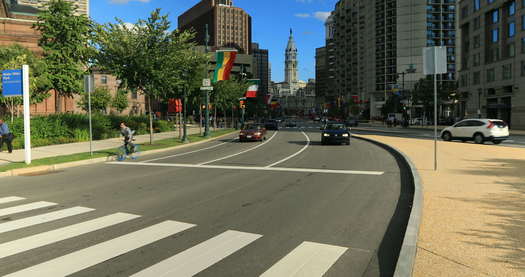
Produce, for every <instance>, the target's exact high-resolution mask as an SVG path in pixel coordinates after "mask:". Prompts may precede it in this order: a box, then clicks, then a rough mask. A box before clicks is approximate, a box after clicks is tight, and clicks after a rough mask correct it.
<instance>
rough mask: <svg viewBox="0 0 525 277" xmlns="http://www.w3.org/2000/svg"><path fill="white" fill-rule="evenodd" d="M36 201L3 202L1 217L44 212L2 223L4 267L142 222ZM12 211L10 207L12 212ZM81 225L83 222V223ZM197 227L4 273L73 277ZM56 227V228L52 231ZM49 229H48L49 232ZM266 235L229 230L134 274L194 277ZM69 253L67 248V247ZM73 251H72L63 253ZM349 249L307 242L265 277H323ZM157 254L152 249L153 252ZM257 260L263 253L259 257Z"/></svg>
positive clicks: (164, 228) (142, 235)
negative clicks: (37, 251) (45, 250)
mask: <svg viewBox="0 0 525 277" xmlns="http://www.w3.org/2000/svg"><path fill="white" fill-rule="evenodd" d="M23 201H30V200H27V199H26V198H23V197H18V196H8V197H3V198H0V215H1V216H13V215H17V214H18V216H17V217H19V216H20V215H22V216H23V214H22V213H29V212H32V213H38V214H37V215H31V216H26V217H22V218H20V219H15V220H5V218H4V219H2V220H3V221H5V222H3V221H0V222H2V223H0V242H2V243H0V264H1V262H2V260H3V259H6V258H8V257H11V256H14V255H17V254H25V255H30V254H31V251H32V250H35V249H37V248H38V249H40V248H42V247H51V245H53V244H55V243H59V242H63V241H65V240H70V239H80V238H82V236H84V235H87V234H89V233H92V232H95V231H99V230H103V229H105V228H109V227H112V226H116V225H119V224H122V223H125V222H130V221H132V220H136V219H139V218H141V216H140V215H135V214H129V213H121V212H117V213H113V214H108V215H101V216H99V217H95V216H94V214H93V212H94V211H95V209H93V208H88V207H71V208H63V209H60V210H57V211H52V212H42V211H43V210H44V211H45V209H44V208H50V207H55V206H57V205H58V204H57V203H52V202H46V201H37V202H30V203H21V202H23ZM6 206H8V207H6ZM79 215H84V216H83V217H82V218H89V216H90V215H91V217H92V218H91V219H87V220H84V219H82V220H83V221H81V222H78V223H74V224H72V225H67V226H63V224H62V225H61V226H63V227H60V228H57V229H52V230H47V229H46V231H43V232H41V233H37V234H33V235H29V236H26V237H20V238H16V239H13V240H10V241H6V238H3V237H2V236H3V235H4V234H10V235H11V236H10V237H9V238H11V237H13V234H14V232H13V233H9V232H12V231H16V230H22V229H30V228H35V227H36V226H42V225H44V224H45V223H48V225H45V226H44V227H46V226H49V223H52V224H54V223H57V222H60V220H64V219H69V220H70V221H68V222H73V221H74V220H72V219H75V217H76V216H79ZM77 221H78V220H77ZM196 227H197V225H195V224H191V223H185V222H179V221H174V220H166V221H162V222H160V223H157V224H154V225H151V226H147V227H144V228H142V229H139V230H136V231H133V232H129V233H127V234H124V235H122V236H119V237H116V238H112V239H109V240H105V241H102V242H98V243H96V244H94V245H91V246H88V247H86V248H83V249H79V250H76V251H73V252H70V253H69V254H65V255H62V256H58V257H53V258H51V259H50V260H48V261H44V262H42V263H37V264H34V265H30V266H28V267H26V268H23V269H21V270H18V271H16V272H3V271H1V270H0V274H6V273H7V275H4V276H6V277H32V276H39V277H40V276H69V275H71V274H74V273H77V272H80V271H82V270H86V269H88V268H90V267H93V266H97V265H99V264H102V263H104V262H107V261H109V260H111V259H113V258H116V257H119V256H122V255H126V254H128V253H129V252H131V251H134V250H137V249H140V248H142V247H145V246H148V245H151V244H154V243H157V242H159V241H160V240H162V239H165V238H168V237H172V236H174V235H176V234H179V233H181V232H191V231H192V230H194V229H195V228H196ZM47 228H51V227H47ZM44 229H45V228H44ZM262 237H263V235H261V234H254V233H248V232H241V231H236V230H227V231H225V232H223V233H221V234H218V235H216V236H213V237H211V238H209V239H206V240H204V241H202V242H200V243H197V244H196V245H194V246H192V247H190V248H188V249H186V250H182V251H179V252H176V253H172V254H171V255H172V256H171V257H169V258H166V259H164V260H162V261H159V262H157V263H154V264H151V265H147V267H146V268H144V269H142V270H140V271H138V272H136V273H134V274H133V275H131V276H133V277H150V276H156V277H157V276H159V277H160V276H166V277H167V276H177V277H179V276H181V277H186V276H194V275H197V274H199V273H200V272H202V271H204V270H206V269H208V268H210V267H211V266H213V265H215V264H217V263H219V262H221V261H222V260H224V259H226V258H227V257H229V256H231V255H232V254H234V253H236V252H237V251H239V250H241V249H243V248H245V247H247V246H248V245H250V244H252V243H253V242H255V241H257V240H259V239H261V238H262ZM63 248H64V247H63ZM61 250H63V251H67V249H61ZM347 250H348V248H346V247H340V246H334V245H327V244H320V243H314V242H307V241H305V242H303V243H301V244H300V245H298V246H297V247H296V248H295V249H293V250H292V251H291V252H290V253H287V254H285V255H283V256H282V257H280V260H279V261H278V262H276V263H275V264H274V265H272V266H270V267H269V268H268V269H267V270H266V271H265V272H264V273H263V274H262V275H261V276H264V277H278V276H287V277H288V276H312V277H317V276H323V275H324V274H325V273H326V272H327V271H328V270H329V269H330V267H331V266H332V265H333V264H334V263H336V262H337V260H338V259H339V258H340V257H341V256H342V255H343V254H344V253H345V252H346V251H347ZM149 251H152V250H149ZM254 254H255V255H257V253H254Z"/></svg>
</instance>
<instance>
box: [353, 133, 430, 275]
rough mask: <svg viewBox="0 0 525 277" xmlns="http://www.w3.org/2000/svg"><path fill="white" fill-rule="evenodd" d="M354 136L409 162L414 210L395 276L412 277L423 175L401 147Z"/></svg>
mask: <svg viewBox="0 0 525 277" xmlns="http://www.w3.org/2000/svg"><path fill="white" fill-rule="evenodd" d="M352 136H353V137H356V138H359V139H362V140H365V141H368V142H372V143H374V144H377V145H380V146H382V147H384V148H386V149H391V150H392V151H394V152H397V153H398V154H399V155H400V156H401V157H403V159H404V160H405V162H406V163H407V164H408V166H409V168H410V170H411V172H412V178H413V185H414V198H413V201H412V210H411V212H410V217H409V219H408V225H407V228H406V231H405V237H404V238H403V244H402V246H401V251H400V252H399V258H398V259H397V264H396V270H395V272H394V277H410V276H412V272H413V271H414V264H415V260H416V252H417V240H418V234H419V226H420V224H421V219H422V214H423V182H422V180H421V177H420V176H419V173H418V171H417V168H416V166H415V165H414V163H413V162H412V160H410V158H409V157H408V156H407V155H406V154H405V153H403V152H402V151H400V150H399V149H397V148H395V147H393V146H390V145H387V144H385V143H382V142H379V141H377V140H373V139H369V138H364V137H361V136H355V135H352Z"/></svg>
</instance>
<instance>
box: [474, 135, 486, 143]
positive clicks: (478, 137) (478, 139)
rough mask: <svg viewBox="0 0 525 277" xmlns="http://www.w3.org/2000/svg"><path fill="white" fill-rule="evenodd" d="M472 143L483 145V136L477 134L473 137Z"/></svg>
mask: <svg viewBox="0 0 525 277" xmlns="http://www.w3.org/2000/svg"><path fill="white" fill-rule="evenodd" d="M474 142H475V143H477V144H483V143H485V137H484V136H483V134H480V133H477V134H475V135H474Z"/></svg>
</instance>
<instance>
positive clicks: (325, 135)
mask: <svg viewBox="0 0 525 277" xmlns="http://www.w3.org/2000/svg"><path fill="white" fill-rule="evenodd" d="M321 130H322V132H321V144H322V145H326V144H341V143H344V144H346V145H350V136H351V135H350V130H348V128H347V127H346V126H345V124H344V123H340V122H328V123H327V124H326V125H325V126H324V127H323V128H322V129H321Z"/></svg>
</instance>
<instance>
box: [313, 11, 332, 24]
mask: <svg viewBox="0 0 525 277" xmlns="http://www.w3.org/2000/svg"><path fill="white" fill-rule="evenodd" d="M329 16H330V12H315V13H314V17H315V18H317V19H319V20H321V21H323V22H325V21H326V19H327V18H328V17H329Z"/></svg>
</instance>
